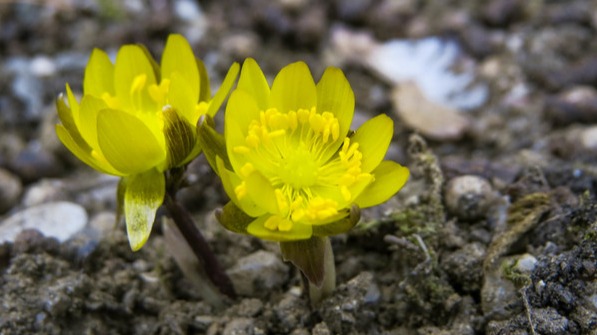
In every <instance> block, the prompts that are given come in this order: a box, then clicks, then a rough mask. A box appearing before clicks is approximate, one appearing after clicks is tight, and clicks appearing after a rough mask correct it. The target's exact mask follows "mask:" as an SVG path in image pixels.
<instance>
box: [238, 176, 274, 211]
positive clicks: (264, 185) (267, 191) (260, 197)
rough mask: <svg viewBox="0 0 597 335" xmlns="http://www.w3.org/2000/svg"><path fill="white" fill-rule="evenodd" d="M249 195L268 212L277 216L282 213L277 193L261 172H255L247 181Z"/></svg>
mask: <svg viewBox="0 0 597 335" xmlns="http://www.w3.org/2000/svg"><path fill="white" fill-rule="evenodd" d="M245 182H246V183H247V193H248V195H249V196H250V197H251V198H252V199H253V201H254V202H255V203H256V204H257V206H259V207H261V208H263V209H265V211H266V212H268V213H272V214H276V213H279V212H280V209H279V208H278V202H277V200H276V192H275V190H274V187H273V186H272V184H271V183H270V181H269V180H268V179H267V178H265V177H264V176H263V175H262V174H261V173H260V172H258V171H254V172H253V173H251V174H250V175H249V176H248V177H247V178H246V179H245Z"/></svg>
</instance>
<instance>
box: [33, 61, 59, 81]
mask: <svg viewBox="0 0 597 335" xmlns="http://www.w3.org/2000/svg"><path fill="white" fill-rule="evenodd" d="M29 69H30V71H31V74H33V75H34V76H36V77H50V76H52V75H54V74H55V73H56V64H55V63H54V61H53V60H51V59H50V58H48V57H46V56H37V57H35V58H33V59H32V60H31V64H30V65H29Z"/></svg>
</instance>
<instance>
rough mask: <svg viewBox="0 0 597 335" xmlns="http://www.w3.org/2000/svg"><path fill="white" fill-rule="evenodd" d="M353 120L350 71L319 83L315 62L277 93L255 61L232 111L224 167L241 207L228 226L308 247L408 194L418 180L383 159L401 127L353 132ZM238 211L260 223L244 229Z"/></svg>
mask: <svg viewBox="0 0 597 335" xmlns="http://www.w3.org/2000/svg"><path fill="white" fill-rule="evenodd" d="M353 114H354V94H353V92H352V89H351V87H350V84H349V83H348V81H347V80H346V77H345V76H344V74H343V73H342V71H341V70H339V69H337V68H328V69H327V70H326V71H325V72H324V74H323V76H322V78H321V80H320V81H319V82H318V83H317V84H315V82H314V81H313V78H312V76H311V73H310V71H309V68H308V67H307V65H306V64H305V63H303V62H297V63H293V64H290V65H288V66H286V67H285V68H283V69H282V70H281V71H280V73H279V74H278V75H277V76H276V78H275V80H274V82H273V85H272V87H271V89H270V87H269V85H268V83H267V81H266V79H265V76H264V75H263V72H262V71H261V69H260V68H259V66H258V65H257V63H256V62H255V61H254V60H253V59H247V60H246V61H245V62H244V64H243V67H242V70H241V75H240V79H239V83H238V87H237V88H236V90H234V91H233V92H232V94H231V96H230V100H229V101H228V104H227V107H226V115H225V132H224V136H225V146H226V149H225V150H226V153H221V152H220V153H219V155H218V157H216V158H215V163H214V165H216V169H217V171H218V174H219V175H220V177H221V179H222V183H223V185H224V189H225V190H226V193H227V194H228V195H229V197H230V198H231V201H232V203H233V204H234V205H235V206H234V207H237V209H234V210H232V211H231V210H230V206H227V207H225V208H224V212H223V213H222V214H221V215H220V221H221V222H222V224H223V225H224V226H226V227H227V228H229V229H231V230H233V231H238V232H245V233H248V234H251V235H254V236H257V237H259V238H262V239H267V240H273V241H281V242H284V241H298V240H306V239H310V238H311V237H312V236H328V235H333V234H338V233H341V232H345V231H347V230H348V229H350V228H352V227H353V226H354V224H356V221H358V217H359V215H358V207H360V208H363V207H370V206H375V205H378V204H380V203H382V202H385V201H386V200H388V199H389V198H390V197H391V196H393V195H394V194H395V193H396V192H398V190H400V188H402V186H403V185H404V183H405V182H406V180H407V179H408V176H409V171H408V169H407V168H405V167H403V166H401V165H399V164H397V163H395V162H392V161H387V160H383V158H384V156H385V154H386V152H387V150H388V146H389V144H390V141H391V139H392V135H393V130H394V127H393V122H392V120H391V119H390V118H389V117H387V116H386V115H379V116H377V117H374V118H373V119H371V120H369V121H367V122H365V123H364V124H363V125H362V126H361V127H360V128H359V129H358V130H357V131H356V132H354V133H350V132H349V127H350V124H351V122H352V118H353ZM203 128H204V127H203V126H202V129H203ZM200 132H201V130H200ZM212 142H214V143H215V142H217V140H213V141H212ZM205 150H206V155H208V156H207V157H208V159H211V160H212V161H213V160H214V159H213V158H210V156H211V155H213V154H211V153H208V151H210V150H208V149H205ZM238 209H240V210H242V212H244V213H246V214H247V215H248V216H250V217H252V218H254V219H252V220H250V221H249V220H247V222H246V224H244V225H243V224H240V223H239V220H238V215H236V216H235V215H234V214H230V213H227V211H228V212H231V213H234V212H235V211H236V212H238ZM228 218H235V219H228Z"/></svg>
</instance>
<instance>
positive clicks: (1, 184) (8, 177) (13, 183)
mask: <svg viewBox="0 0 597 335" xmlns="http://www.w3.org/2000/svg"><path fill="white" fill-rule="evenodd" d="M22 192H23V185H22V184H21V180H20V179H19V178H18V177H17V176H15V175H14V174H12V173H10V172H9V171H6V170H4V169H2V168H0V214H2V213H5V212H7V211H8V210H9V209H11V208H12V207H13V206H14V205H15V204H16V203H17V202H18V200H19V197H20V196H21V193H22Z"/></svg>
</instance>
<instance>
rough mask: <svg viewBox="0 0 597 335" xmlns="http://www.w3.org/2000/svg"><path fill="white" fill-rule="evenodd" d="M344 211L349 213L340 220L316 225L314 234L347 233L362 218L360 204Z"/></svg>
mask: <svg viewBox="0 0 597 335" xmlns="http://www.w3.org/2000/svg"><path fill="white" fill-rule="evenodd" d="M343 212H344V213H346V212H348V214H344V215H343V217H342V218H341V219H339V220H335V221H333V222H329V223H327V224H324V225H316V226H315V225H314V226H313V235H315V236H332V235H338V234H342V233H346V232H347V231H349V230H351V229H352V228H353V227H354V226H355V225H356V224H357V223H358V222H359V219H360V218H361V210H360V208H359V207H358V206H356V205H353V206H352V207H351V208H350V209H349V210H345V211H343Z"/></svg>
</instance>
